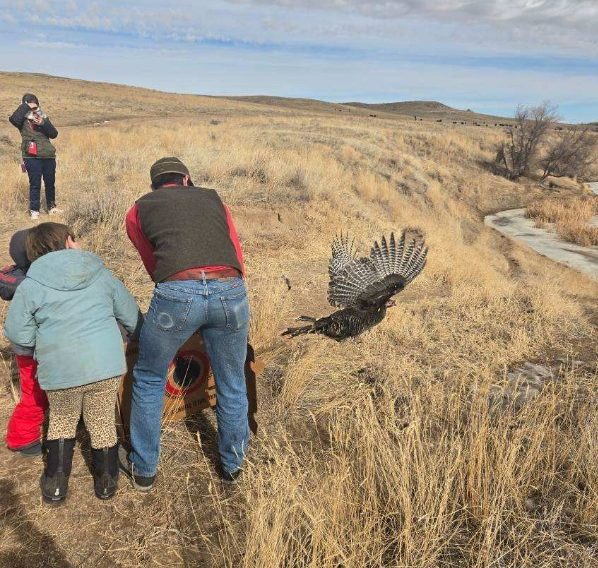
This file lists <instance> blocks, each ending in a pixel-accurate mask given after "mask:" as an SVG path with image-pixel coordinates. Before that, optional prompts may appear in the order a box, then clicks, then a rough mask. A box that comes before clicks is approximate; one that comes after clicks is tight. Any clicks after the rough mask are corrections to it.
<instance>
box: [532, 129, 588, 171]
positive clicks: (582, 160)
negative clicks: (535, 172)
mask: <svg viewBox="0 0 598 568" xmlns="http://www.w3.org/2000/svg"><path fill="white" fill-rule="evenodd" d="M595 160H596V138H595V137H594V136H593V135H592V133H591V131H590V128H589V127H585V128H570V129H566V130H565V129H563V130H560V131H559V132H558V134H557V135H556V136H555V138H554V140H553V141H551V142H550V143H549V145H548V148H547V150H546V153H545V154H544V156H543V157H542V158H541V159H540V161H539V165H540V167H541V168H542V179H543V180H544V179H546V178H547V177H548V176H555V177H564V176H568V177H572V178H574V177H583V176H585V175H586V174H587V173H588V171H589V169H590V167H591V166H592V164H593V163H594V162H595Z"/></svg>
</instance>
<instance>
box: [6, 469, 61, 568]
mask: <svg viewBox="0 0 598 568" xmlns="http://www.w3.org/2000/svg"><path fill="white" fill-rule="evenodd" d="M0 510H1V511H2V517H1V520H0V542H2V543H3V544H2V548H1V549H0V567H7V568H8V567H9V566H10V568H38V567H39V568H70V567H71V566H72V564H71V563H70V562H68V561H67V559H66V558H65V556H64V554H63V553H62V552H61V551H60V549H59V548H58V547H57V545H56V543H55V542H54V539H53V538H52V537H51V536H49V535H47V534H45V533H43V532H42V531H40V530H39V529H38V528H37V527H36V526H35V525H34V524H33V523H32V522H31V521H30V520H29V517H28V512H27V511H26V510H25V508H24V507H23V506H22V505H21V503H20V502H19V498H18V495H17V493H16V491H15V482H14V481H10V480H8V479H2V480H0ZM9 541H13V542H14V544H12V546H10V545H9V546H10V547H7V548H6V549H5V548H4V543H6V542H9Z"/></svg>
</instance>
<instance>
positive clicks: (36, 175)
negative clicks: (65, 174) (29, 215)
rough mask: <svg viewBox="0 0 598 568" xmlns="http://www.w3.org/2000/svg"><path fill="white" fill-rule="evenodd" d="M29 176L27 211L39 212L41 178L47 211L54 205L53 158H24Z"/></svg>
mask: <svg viewBox="0 0 598 568" xmlns="http://www.w3.org/2000/svg"><path fill="white" fill-rule="evenodd" d="M23 161H24V162H25V167H26V168H27V175H28V176H29V209H30V210H31V211H39V208H40V194H41V190H42V177H43V178H44V187H45V188H46V206H47V207H48V210H50V209H52V207H54V206H55V205H56V186H55V180H56V160H55V159H54V158H24V160H23Z"/></svg>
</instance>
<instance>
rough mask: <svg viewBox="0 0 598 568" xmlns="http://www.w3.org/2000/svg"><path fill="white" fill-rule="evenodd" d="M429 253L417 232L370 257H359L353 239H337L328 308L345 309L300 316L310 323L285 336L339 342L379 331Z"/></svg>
mask: <svg viewBox="0 0 598 568" xmlns="http://www.w3.org/2000/svg"><path fill="white" fill-rule="evenodd" d="M427 255H428V247H427V246H426V243H425V240H424V235H423V233H422V232H421V230H419V229H417V228H407V229H404V230H403V231H402V232H401V236H400V238H399V239H398V241H397V240H396V239H395V235H394V233H391V234H390V238H389V239H388V240H387V239H386V237H384V236H383V237H382V240H381V241H380V244H379V243H378V241H376V242H375V243H374V246H373V247H372V248H371V250H370V255H369V257H358V256H357V251H356V249H355V246H354V241H353V240H351V241H349V236H348V235H343V234H342V233H341V235H340V236H337V237H335V239H334V241H333V242H332V256H331V258H330V262H329V264H328V274H329V276H330V282H329V283H328V302H330V304H331V305H332V306H334V307H336V308H341V309H339V310H337V311H336V312H333V313H332V314H330V315H329V316H325V317H322V318H319V319H316V318H313V317H309V316H300V317H299V318H297V319H298V320H299V321H304V322H308V324H307V325H304V326H301V327H290V328H288V329H287V330H286V331H284V332H283V334H282V335H288V336H290V337H296V336H298V335H302V334H304V333H320V334H322V335H325V336H327V337H330V338H332V339H335V340H336V341H342V340H343V339H347V338H349V337H356V336H357V335H360V334H361V333H363V332H364V331H366V330H368V329H371V328H372V327H374V326H375V325H378V324H379V323H380V322H381V321H382V320H383V319H384V316H385V315H386V310H387V308H389V307H391V306H394V305H395V303H394V300H393V299H392V298H393V296H394V295H395V294H398V293H399V292H400V291H401V290H403V288H405V286H407V284H409V282H411V281H412V280H413V279H414V278H415V277H416V276H417V275H418V274H419V273H420V272H421V271H422V270H423V268H424V266H425V264H426V257H427Z"/></svg>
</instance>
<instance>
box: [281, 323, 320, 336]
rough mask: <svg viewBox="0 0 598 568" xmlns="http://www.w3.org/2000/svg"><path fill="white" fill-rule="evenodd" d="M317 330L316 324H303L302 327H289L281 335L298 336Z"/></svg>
mask: <svg viewBox="0 0 598 568" xmlns="http://www.w3.org/2000/svg"><path fill="white" fill-rule="evenodd" d="M314 331H315V329H314V325H313V324H310V325H303V326H301V327H288V328H287V329H286V330H285V331H283V332H282V333H281V335H288V336H289V337H297V336H298V335H303V334H304V333H313V332H314Z"/></svg>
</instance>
